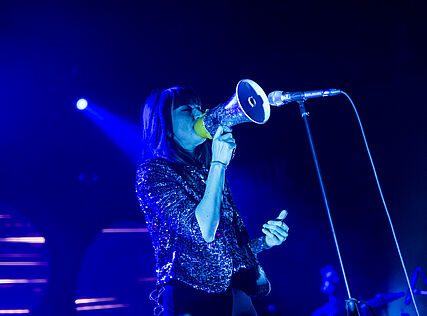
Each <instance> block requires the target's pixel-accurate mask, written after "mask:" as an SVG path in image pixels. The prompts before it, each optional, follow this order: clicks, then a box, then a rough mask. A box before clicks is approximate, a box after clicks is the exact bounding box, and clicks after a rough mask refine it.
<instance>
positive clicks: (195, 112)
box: [171, 104, 206, 152]
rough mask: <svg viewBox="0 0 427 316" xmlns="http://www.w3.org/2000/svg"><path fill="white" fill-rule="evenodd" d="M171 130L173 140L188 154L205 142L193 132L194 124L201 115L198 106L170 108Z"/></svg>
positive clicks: (188, 105)
mask: <svg viewBox="0 0 427 316" xmlns="http://www.w3.org/2000/svg"><path fill="white" fill-rule="evenodd" d="M171 111H172V113H171V115H172V129H173V134H174V138H175V140H176V141H177V142H178V143H179V144H180V145H181V146H182V148H184V149H185V150H188V151H190V152H193V151H194V149H195V148H196V147H197V146H199V145H201V144H203V142H204V141H205V140H206V139H205V138H202V137H200V136H199V135H198V134H197V133H196V131H195V130H194V124H195V123H196V121H197V120H198V119H199V118H200V117H201V116H202V115H203V113H202V111H201V108H200V105H197V104H185V105H181V106H180V107H177V108H175V109H173V108H172V110H171Z"/></svg>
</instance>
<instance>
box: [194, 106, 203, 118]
mask: <svg viewBox="0 0 427 316" xmlns="http://www.w3.org/2000/svg"><path fill="white" fill-rule="evenodd" d="M193 116H194V118H195V119H196V120H198V119H199V118H201V117H202V116H203V113H202V111H200V110H199V109H198V108H194V109H193Z"/></svg>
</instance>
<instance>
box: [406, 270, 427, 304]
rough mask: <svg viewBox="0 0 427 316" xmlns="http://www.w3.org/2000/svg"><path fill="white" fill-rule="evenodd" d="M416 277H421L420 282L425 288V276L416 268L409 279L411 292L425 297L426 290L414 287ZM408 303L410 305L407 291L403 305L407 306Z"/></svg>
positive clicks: (426, 279) (409, 295) (426, 281)
mask: <svg viewBox="0 0 427 316" xmlns="http://www.w3.org/2000/svg"><path fill="white" fill-rule="evenodd" d="M418 275H420V276H421V278H422V280H423V281H424V284H425V285H426V286H427V276H426V275H425V274H424V272H423V270H422V269H421V267H416V268H415V270H414V272H413V273H412V277H411V289H412V290H413V292H414V294H418V295H424V296H427V290H420V289H418V288H416V287H415V284H416V283H417V279H418ZM410 303H411V293H410V292H409V290H408V292H407V294H406V297H405V304H406V305H409V304H410Z"/></svg>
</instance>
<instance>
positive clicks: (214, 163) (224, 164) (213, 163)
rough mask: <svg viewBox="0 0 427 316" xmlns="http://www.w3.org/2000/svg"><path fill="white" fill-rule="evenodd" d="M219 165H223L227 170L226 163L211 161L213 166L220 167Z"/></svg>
mask: <svg viewBox="0 0 427 316" xmlns="http://www.w3.org/2000/svg"><path fill="white" fill-rule="evenodd" d="M218 164H220V165H223V166H224V167H225V168H227V164H226V163H225V162H222V161H219V160H214V161H211V165H218Z"/></svg>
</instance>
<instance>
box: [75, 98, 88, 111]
mask: <svg viewBox="0 0 427 316" xmlns="http://www.w3.org/2000/svg"><path fill="white" fill-rule="evenodd" d="M76 108H77V109H78V110H80V111H82V110H84V109H86V108H87V101H86V99H79V100H78V101H77V103H76Z"/></svg>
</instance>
